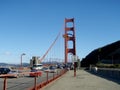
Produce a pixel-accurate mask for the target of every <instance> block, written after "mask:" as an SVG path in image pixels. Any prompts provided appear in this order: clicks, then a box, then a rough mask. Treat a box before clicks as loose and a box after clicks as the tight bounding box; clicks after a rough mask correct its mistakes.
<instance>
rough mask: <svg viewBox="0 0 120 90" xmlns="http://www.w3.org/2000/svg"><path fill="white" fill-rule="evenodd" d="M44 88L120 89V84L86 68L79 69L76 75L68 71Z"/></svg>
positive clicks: (62, 89)
mask: <svg viewBox="0 0 120 90" xmlns="http://www.w3.org/2000/svg"><path fill="white" fill-rule="evenodd" d="M43 90H120V84H119V83H115V82H113V81H109V80H107V79H104V78H101V77H98V76H95V75H93V74H90V73H88V72H86V71H84V70H78V71H77V75H76V77H74V72H73V71H68V72H67V73H66V74H65V75H63V76H62V77H60V78H59V79H58V80H56V81H54V82H52V83H51V84H49V85H47V86H46V87H44V88H43Z"/></svg>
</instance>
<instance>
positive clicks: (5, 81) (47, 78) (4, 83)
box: [0, 70, 67, 90]
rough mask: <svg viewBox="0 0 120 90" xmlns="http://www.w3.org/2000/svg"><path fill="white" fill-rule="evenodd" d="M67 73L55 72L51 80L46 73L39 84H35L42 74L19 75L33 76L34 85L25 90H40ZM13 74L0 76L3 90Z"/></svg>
mask: <svg viewBox="0 0 120 90" xmlns="http://www.w3.org/2000/svg"><path fill="white" fill-rule="evenodd" d="M66 72H67V70H61V71H60V72H59V73H58V72H56V75H55V74H54V73H53V76H52V77H51V78H49V77H48V76H49V72H46V80H45V81H42V82H41V83H39V84H37V77H38V76H42V72H23V73H20V74H21V75H22V74H24V75H26V74H29V75H30V74H34V80H33V82H34V85H33V87H28V88H27V89H26V90H38V89H39V90H40V88H42V87H44V86H46V85H47V84H49V83H50V82H52V81H54V80H55V79H57V78H59V77H60V76H62V75H63V74H65V73H66ZM14 75H15V74H4V75H0V77H2V78H3V79H4V80H3V90H7V79H8V77H12V76H14Z"/></svg>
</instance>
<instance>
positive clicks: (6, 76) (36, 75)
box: [0, 72, 42, 90]
mask: <svg viewBox="0 0 120 90" xmlns="http://www.w3.org/2000/svg"><path fill="white" fill-rule="evenodd" d="M23 74H24V75H25V74H34V75H35V82H34V85H36V77H38V76H42V72H24V73H20V74H19V75H23ZM15 75H17V74H3V75H0V77H2V78H3V79H4V81H3V90H7V78H8V77H13V76H15Z"/></svg>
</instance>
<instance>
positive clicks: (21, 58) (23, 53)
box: [21, 53, 26, 68]
mask: <svg viewBox="0 0 120 90" xmlns="http://www.w3.org/2000/svg"><path fill="white" fill-rule="evenodd" d="M24 55H26V54H25V53H22V54H21V68H22V56H24Z"/></svg>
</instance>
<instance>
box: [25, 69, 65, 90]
mask: <svg viewBox="0 0 120 90" xmlns="http://www.w3.org/2000/svg"><path fill="white" fill-rule="evenodd" d="M66 72H67V70H62V71H61V72H60V73H59V74H58V72H57V75H55V76H54V73H53V77H51V78H50V79H48V72H46V78H47V79H46V81H43V82H41V83H40V84H38V85H36V86H34V87H31V88H29V89H27V90H40V89H41V88H43V87H44V86H46V85H48V84H49V83H51V82H52V81H54V80H56V79H57V78H59V77H60V76H62V75H63V74H65V73H66Z"/></svg>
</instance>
